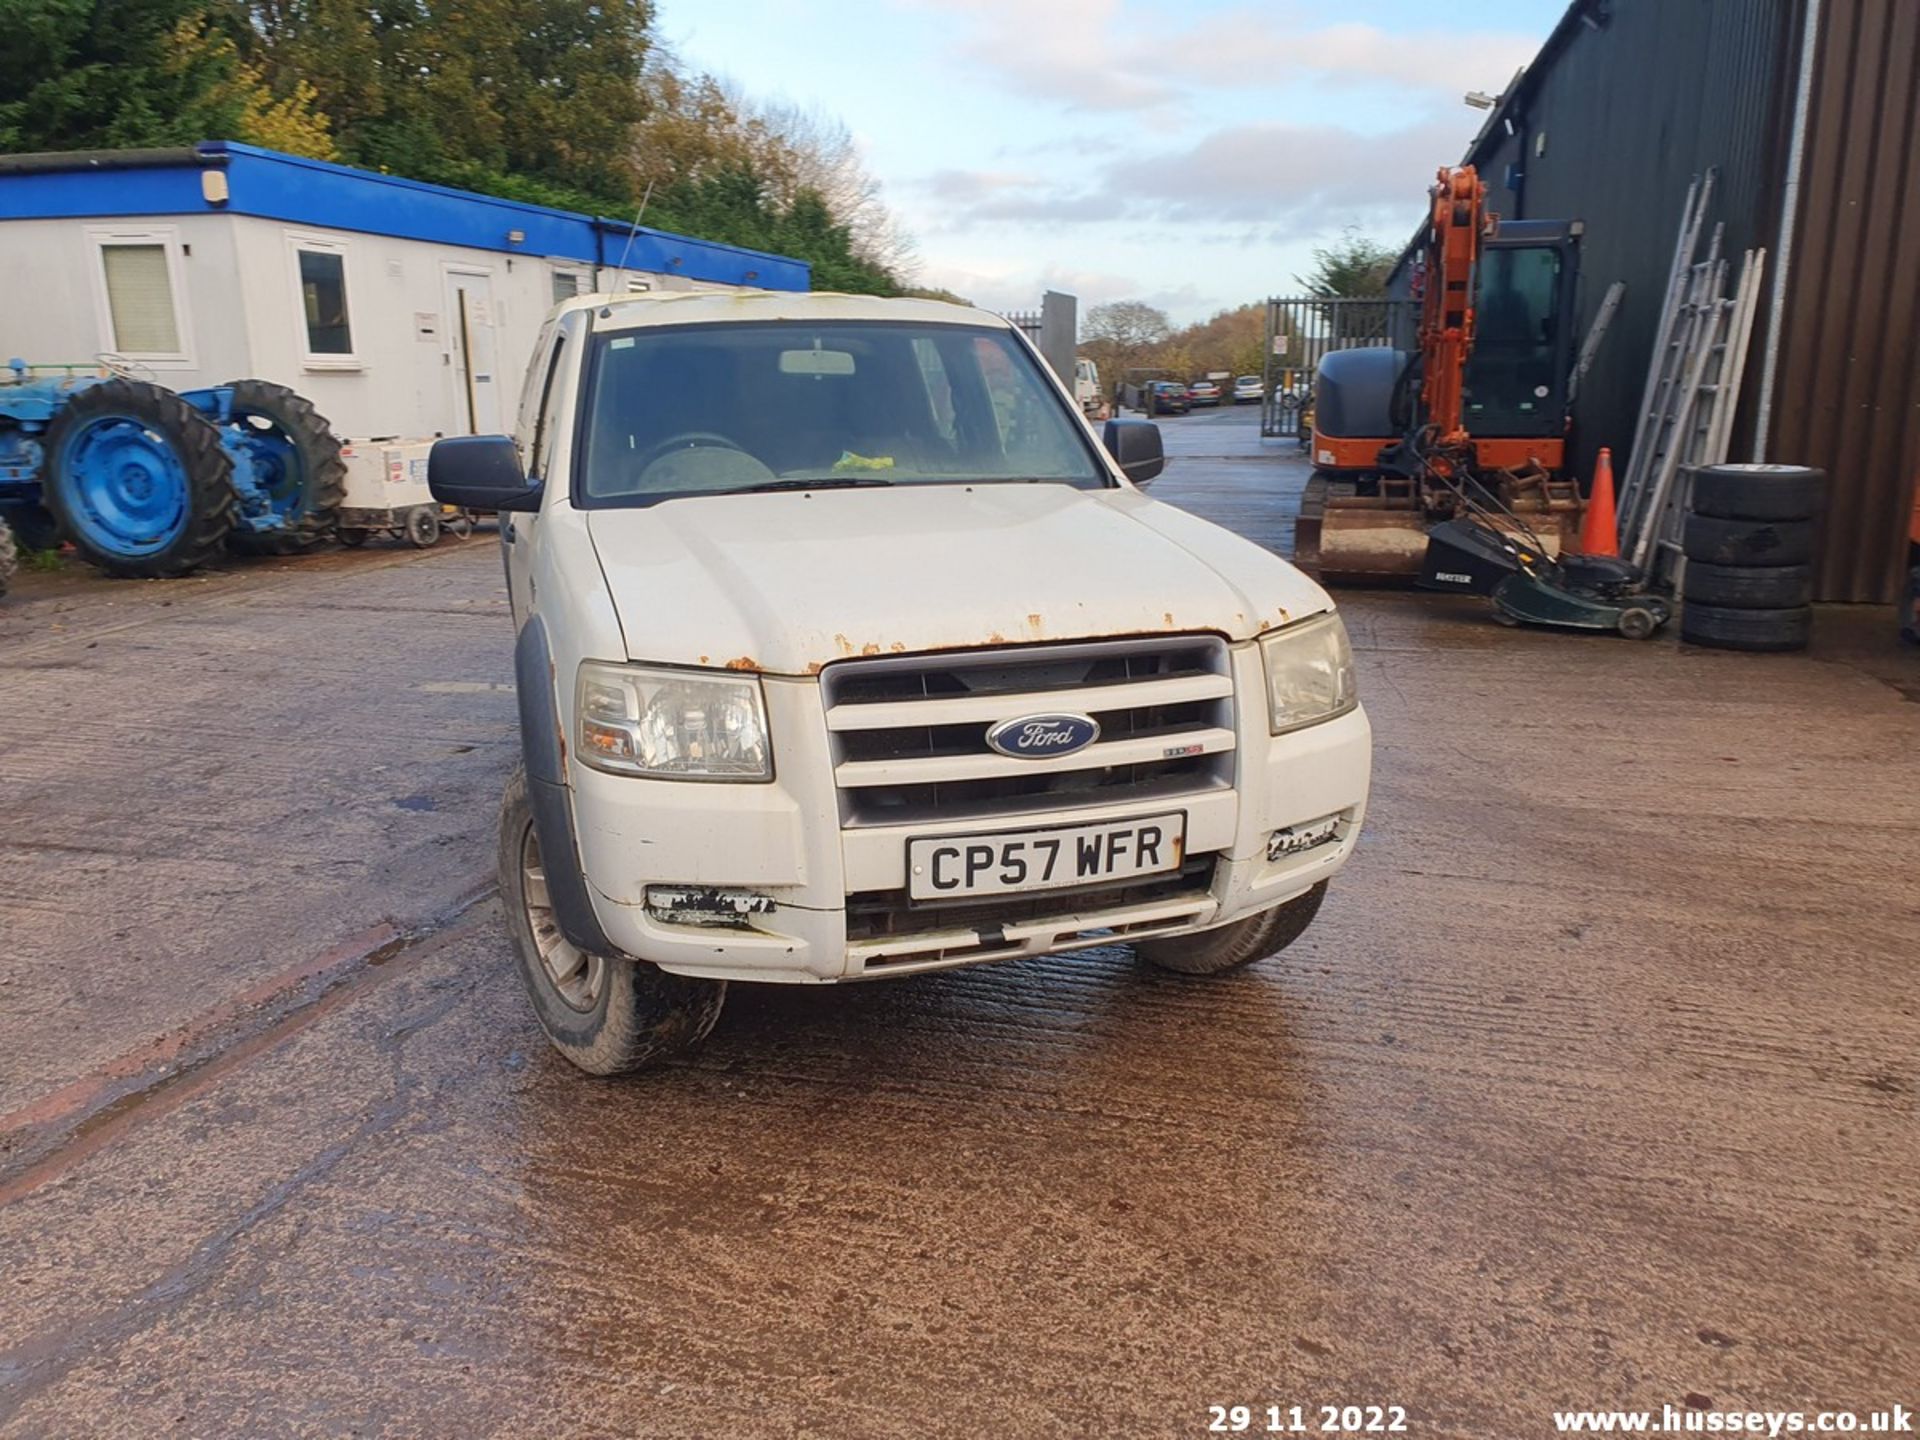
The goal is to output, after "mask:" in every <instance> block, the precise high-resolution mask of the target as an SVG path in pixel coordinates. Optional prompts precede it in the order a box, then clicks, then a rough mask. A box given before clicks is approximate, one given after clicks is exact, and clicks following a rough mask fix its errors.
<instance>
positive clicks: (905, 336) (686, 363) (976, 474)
mask: <svg viewBox="0 0 1920 1440" xmlns="http://www.w3.org/2000/svg"><path fill="white" fill-rule="evenodd" d="M583 438H584V440H585V444H586V451H585V456H584V460H583V463H582V465H581V466H580V467H579V469H578V470H577V472H576V473H578V474H579V475H581V476H582V477H583V481H582V483H580V484H577V485H576V486H575V487H574V495H575V498H576V501H577V503H580V504H582V505H587V506H596V505H599V506H618V505H649V504H653V503H655V502H657V501H660V500H667V499H673V498H675V497H678V496H686V495H714V494H729V493H745V492H751V491H756V490H768V489H799V488H804V487H805V485H806V484H807V482H819V483H820V484H821V485H823V486H825V485H829V484H831V485H853V484H865V485H921V484H957V483H991V482H1021V481H1026V482H1031V481H1051V482H1055V483H1059V484H1067V485H1074V486H1078V487H1081V488H1086V489H1095V488H1101V487H1104V486H1107V485H1109V484H1111V483H1112V482H1111V481H1110V480H1109V478H1108V476H1107V474H1106V472H1105V470H1104V469H1103V467H1102V466H1101V465H1100V464H1099V462H1098V459H1097V457H1096V455H1095V453H1094V450H1093V447H1092V445H1091V444H1090V443H1089V441H1088V439H1087V436H1086V433H1085V431H1084V428H1083V427H1082V426H1080V425H1079V423H1078V422H1077V421H1076V420H1075V419H1074V418H1073V417H1072V416H1071V414H1070V413H1069V411H1068V410H1067V407H1066V406H1065V404H1064V403H1063V402H1062V401H1061V400H1060V397H1059V396H1058V394H1057V393H1055V391H1054V389H1053V388H1052V386H1050V385H1049V384H1048V383H1047V381H1046V379H1045V377H1044V376H1042V375H1041V373H1040V372H1039V369H1038V367H1037V366H1036V364H1035V362H1034V360H1033V358H1032V356H1031V355H1030V354H1029V352H1028V351H1027V350H1026V349H1024V348H1023V347H1022V346H1021V345H1020V344H1019V343H1018V342H1017V341H1015V340H1014V339H1013V337H1012V336H1011V335H1010V334H1009V333H1007V332H1006V331H1003V330H995V329H989V328H985V327H974V326H961V325H937V324H935V325H914V324H894V323H891V322H871V321H867V322H860V321H841V322H826V323H811V322H803V321H780V322H766V323H740V324H707V325H686V326H661V327H658V328H647V329H639V330H634V331H630V332H628V333H625V334H609V335H602V336H600V337H598V338H597V339H596V341H595V351H594V355H593V360H592V368H591V371H590V373H589V377H588V381H587V391H586V407H585V425H584V427H583Z"/></svg>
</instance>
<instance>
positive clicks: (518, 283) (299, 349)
mask: <svg viewBox="0 0 1920 1440" xmlns="http://www.w3.org/2000/svg"><path fill="white" fill-rule="evenodd" d="M808 285H809V271H808V266H807V264H806V262H804V261H800V260H793V259H789V258H787V257H785V256H780V255H767V254H762V253H761V252H759V251H754V250H744V249H740V248H738V247H736V246H732V245H722V244H717V243H714V242H712V241H705V240H694V239H689V238H688V237H686V236H683V235H672V234H667V233H665V232H662V231H658V230H649V229H644V228H635V227H634V226H633V225H632V223H631V222H630V221H627V220H614V219H608V218H605V217H601V216H592V215H581V214H575V213H573V212H571V211H565V210H554V209H549V208H547V207H544V206H539V205H526V204H521V203H519V202H517V201H512V200H501V199H496V198H494V197H492V196H487V195H476V194H472V193H469V192H467V191H461V190H450V189H447V188H445V187H443V186H438V185H426V184H422V183H420V182H418V181H413V180H402V179H398V178H396V177H394V176H391V175H381V174H377V173H375V172H372V171H368V170H355V169H351V168H349V167H346V166H343V165H332V164H327V163H324V162H321V161H317V160H307V159H303V158H301V157H298V156H294V155H283V154H280V153H278V152H275V151H271V150H260V149H256V148H255V147H253V146H250V145H241V144H236V143H233V142H226V141H207V142H203V143H202V144H199V145H196V146H193V147H191V148H183V149H170V150H123V151H93V152H72V153H66V154H50V155H8V156H0V361H4V360H5V359H7V358H9V357H15V356H17V357H19V358H22V359H24V360H26V361H27V362H28V363H30V364H89V363H92V362H93V361H94V360H95V359H96V358H97V357H99V356H101V355H109V354H110V355H112V356H115V357H117V358H118V359H120V360H122V361H125V362H127V363H128V364H130V365H131V366H133V367H134V368H135V369H136V370H137V371H141V372H145V373H148V374H150V375H151V378H152V379H154V380H155V381H157V382H158V383H160V384H162V385H166V386H169V387H172V388H175V389H191V388H195V387H199V386H208V385H218V384H223V383H225V382H226V381H229V380H234V379H238V378H241V377H247V376H254V377H259V378H261V379H265V380H272V381H277V382H278V383H280V384H282V385H286V386H289V387H290V388H292V389H294V390H296V391H298V392H299V393H300V394H302V395H305V396H306V397H307V398H308V399H310V400H312V401H313V403H314V404H315V405H316V406H317V407H318V408H319V410H320V413H321V414H323V415H325V416H327V417H328V418H329V419H330V420H331V421H332V423H333V428H334V430H335V432H336V433H337V434H339V435H340V436H342V437H343V438H347V439H359V440H366V439H373V438H378V437H390V436H408V437H425V436H432V435H440V434H465V433H488V432H493V431H498V430H501V429H504V428H507V427H509V426H511V424H512V417H513V409H514V405H515V403H516V401H517V398H518V390H519V384H520V378H521V374H522V372H523V370H524V368H525V366H526V363H527V359H528V357H529V356H530V355H531V354H532V351H533V345H534V338H535V336H536V334H537V333H538V331H539V328H540V322H541V321H542V319H543V318H544V317H545V315H546V312H547V309H548V308H549V307H550V306H551V305H552V304H553V302H554V301H555V300H556V299H562V298H566V297H570V296H573V295H578V294H594V293H602V292H616V293H618V292H628V291H639V290H657V289H670V290H697V289H720V288H728V287H739V288H750V289H760V290H805V289H807V288H808Z"/></svg>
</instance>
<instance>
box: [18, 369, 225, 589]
mask: <svg viewBox="0 0 1920 1440" xmlns="http://www.w3.org/2000/svg"><path fill="white" fill-rule="evenodd" d="M40 490H41V494H42V495H43V496H44V498H45V502H46V506H47V508H48V509H49V510H51V511H52V512H53V515H54V518H55V519H56V520H57V521H58V522H59V524H60V530H61V533H63V534H64V535H66V537H67V538H68V539H70V540H72V541H73V544H74V548H76V549H77V550H79V552H80V554H81V557H82V558H83V559H85V560H86V561H87V562H88V563H89V564H91V565H95V566H98V567H99V568H100V569H101V570H104V571H105V572H106V573H107V574H109V575H118V576H124V577H129V578H134V579H155V578H163V577H168V576H174V575H184V574H186V573H187V572H188V571H190V570H195V569H198V568H199V567H200V566H202V565H204V564H206V563H207V561H209V560H211V559H212V558H213V557H214V556H215V555H217V554H219V553H220V545H221V542H222V541H223V540H225V539H226V537H227V532H228V531H229V530H230V529H232V528H233V523H234V509H235V504H236V502H235V498H234V493H233V461H232V459H231V458H230V457H229V456H228V455H227V452H226V451H225V450H224V449H222V448H221V445H220V432H219V430H217V429H216V428H215V427H214V426H213V425H212V424H211V423H209V422H208V420H207V418H206V417H205V416H204V415H202V414H201V413H200V412H199V411H198V410H195V409H194V408H193V407H192V406H191V405H189V404H188V403H187V402H186V401H185V400H182V399H181V398H180V397H179V396H178V395H176V394H174V393H173V392H172V391H171V390H164V389H162V388H161V387H160V386H158V385H150V384H148V383H147V382H146V381H144V380H128V379H125V378H116V379H112V380H104V381H102V382H101V383H100V384H98V385H89V386H87V388H86V389H84V390H79V391H76V392H74V394H73V396H72V398H71V399H69V400H68V401H67V403H66V405H65V406H63V407H62V408H61V410H60V413H59V414H58V415H55V416H54V417H53V423H52V424H50V425H48V426H47V438H46V459H45V462H44V469H43V471H42V476H41V485H40Z"/></svg>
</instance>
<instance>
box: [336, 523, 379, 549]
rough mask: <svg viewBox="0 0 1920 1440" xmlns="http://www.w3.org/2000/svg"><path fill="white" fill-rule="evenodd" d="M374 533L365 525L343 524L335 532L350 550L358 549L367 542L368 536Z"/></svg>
mask: <svg viewBox="0 0 1920 1440" xmlns="http://www.w3.org/2000/svg"><path fill="white" fill-rule="evenodd" d="M372 533H373V532H372V531H371V530H369V529H367V528H366V527H365V526H364V525H342V526H341V527H340V528H339V529H338V530H336V531H335V532H334V534H335V536H336V537H337V538H338V539H339V541H340V543H341V544H342V545H344V546H346V547H347V549H349V550H358V549H359V548H360V547H361V546H362V545H364V544H366V543H367V537H368V536H369V535H371V534H372Z"/></svg>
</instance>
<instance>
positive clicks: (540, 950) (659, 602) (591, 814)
mask: <svg viewBox="0 0 1920 1440" xmlns="http://www.w3.org/2000/svg"><path fill="white" fill-rule="evenodd" d="M1163 464H1164V457H1163V451H1162V447H1161V441H1160V434H1159V431H1158V429H1157V428H1156V427H1154V426H1153V425H1151V424H1149V423H1147V422H1145V421H1139V420H1121V421H1110V422H1108V423H1107V425H1106V427H1105V430H1104V433H1103V435H1101V436H1096V435H1095V433H1094V431H1093V430H1092V429H1091V428H1090V426H1089V425H1088V423H1087V422H1086V420H1085V419H1084V418H1083V417H1082V416H1081V415H1080V413H1079V411H1078V409H1077V407H1076V406H1075V404H1074V398H1073V396H1072V394H1071V393H1069V392H1068V391H1067V390H1066V389H1065V387H1064V386H1062V385H1061V384H1060V382H1059V381H1057V380H1056V379H1055V378H1054V377H1053V375H1052V373H1051V372H1050V371H1049V370H1048V368H1047V367H1046V365H1045V364H1044V363H1043V362H1042V361H1041V359H1040V358H1039V356H1038V354H1037V352H1036V351H1035V350H1034V349H1033V347H1032V346H1031V345H1030V344H1029V343H1028V342H1027V340H1026V339H1025V338H1024V337H1023V336H1022V335H1021V334H1020V332H1019V331H1018V330H1017V329H1015V328H1014V327H1013V326H1012V325H1011V324H1009V323H1008V322H1007V321H1005V320H1003V319H1001V318H999V317H998V316H994V315H990V314H987V313H984V312H982V311H978V310H972V309H967V308H964V307H960V306H954V305H945V304H937V303H933V302H927V301H916V300H880V299H870V298H864V297H856V296H845V295H823V294H766V293H756V292H735V293H724V294H723V293H706V294H699V293H687V292H681V293H666V294H659V295H642V296H621V297H617V298H613V297H582V298H579V299H575V300H570V301H568V302H566V303H564V304H562V305H560V306H559V307H557V308H556V309H555V311H554V312H553V314H552V315H551V316H550V317H549V319H548V321H547V323H546V326H545V328H544V329H543V331H542V334H541V338H540V340H539V343H538V346H537V348H536V352H535V354H534V357H533V363H532V368H531V370H530V372H529V375H528V377H527V381H526V386H525V392H524V398H523V400H522V402H521V406H520V413H519V418H518V427H517V432H516V434H515V435H514V436H512V437H507V436H466V437H460V438H457V439H447V440H442V441H440V442H439V443H438V444H436V445H435V447H434V449H433V452H432V456H431V459H430V484H431V487H432V489H433V492H434V494H435V496H436V497H437V498H438V499H439V500H440V501H442V502H443V503H446V504H452V505H460V506H465V507H468V508H471V509H477V510H492V511H497V512H499V514H500V521H501V535H500V538H501V542H502V551H503V555H504V560H505V568H506V576H507V589H508V596H509V601H510V604H511V607H512V612H513V622H514V627H515V635H516V638H515V643H514V672H515V681H516V689H517V692H518V704H519V712H520V729H521V740H522V752H523V760H524V764H523V766H522V767H521V768H520V769H519V770H517V771H516V773H515V774H514V775H513V777H512V779H511V780H510V781H509V782H508V785H507V790H506V796H505V801H504V804H503V806H502V812H501V827H500V850H499V866H500V892H501V896H502V899H503V902H504V906H505V910H506V917H507V924H508V926H509V928H510V930H511V933H512V940H513V944H514V948H515V951H516V953H517V957H518V962H519V966H520V969H521V972H522V976H523V979H524V980H525V982H526V986H527V989H528V992H529V994H530V995H531V997H532V1001H533V1006H534V1009H535V1011H536V1013H537V1015H538V1017H539V1020H540V1023H541V1025H542V1026H543V1028H544V1029H545V1031H546V1033H547V1035H548V1036H549V1037H550V1038H551V1040H552V1042H553V1044H554V1045H555V1046H556V1048H558V1049H559V1050H560V1051H561V1052H562V1053H563V1054H564V1055H566V1056H567V1057H568V1058H569V1059H571V1060H572V1061H573V1062H574V1063H575V1064H577V1065H579V1066H580V1067H582V1068H583V1069H586V1070H589V1071H592V1072H596V1073H603V1074H604V1073H613V1072H618V1071H624V1070H630V1069H633V1068H635V1067H637V1066H639V1065H642V1064H645V1063H647V1062H649V1061H652V1060H656V1059H659V1058H661V1057H663V1056H666V1055H669V1054H672V1053H674V1052H675V1051H677V1050H680V1049H682V1048H684V1047H686V1046H688V1045H691V1044H693V1043H695V1042H697V1041H698V1040H699V1039H700V1038H701V1037H702V1036H704V1035H705V1034H706V1033H707V1031H708V1030H709V1029H710V1028H711V1026H712V1025H713V1023H714V1020H715V1018H716V1016H717V1015H718V1014H719V1010H720V1004H721V1000H722V997H723V996H724V994H725V991H726V987H727V985H728V984H729V983H732V982H736V981H753V982H789V983H796V982H797V983H811V984H820V983H841V982H846V981H854V980H874V979H882V978H888V977H898V976H906V975H915V974H920V973H923V972H926V971H930V970H939V969H943V968H947V967H950V966H958V965H973V964H980V963H983V962H987V961H997V960H1010V959H1015V958H1018V957H1021V956H1031V955H1042V954H1050V953H1056V952H1061V951H1073V950H1081V949H1087V948H1089V947H1093V946H1101V945H1115V944H1125V945H1130V946H1132V947H1133V949H1134V950H1135V951H1136V952H1137V953H1138V954H1139V955H1140V956H1141V957H1143V958H1144V959H1145V960H1147V961H1148V962H1151V963H1153V964H1156V965H1159V966H1162V967H1164V968H1167V969H1170V970H1175V971H1180V972H1184V973H1188V974H1214V973H1218V972H1221V971H1225V970H1229V969H1232V968H1234V967H1236V966H1240V965H1245V964H1247V963H1248V962H1250V961H1253V960H1257V959H1259V958H1261V957H1262V956H1266V955H1270V954H1272V953H1274V952H1275V951H1277V950H1278V949H1280V948H1281V947H1282V946H1284V945H1286V944H1288V943H1290V942H1291V941H1292V940H1294V939H1295V938H1297V937H1298V936H1299V935H1300V934H1301V932H1302V931H1304V930H1305V929H1306V927H1307V925H1308V924H1309V923H1310V922H1311V920H1312V919H1313V917H1314V915H1315V913H1316V912H1317V911H1318V909H1319V907H1320V904H1321V900H1322V897H1323V896H1324V894H1325V892H1326V888H1327V882H1328V880H1329V879H1330V878H1331V877H1332V876H1333V875H1334V873H1335V872H1336V871H1338V870H1339V869H1340V867H1341V865H1342V864H1343V863H1344V862H1345V861H1346V859H1347V856H1348V854H1349V853H1350V852H1351V850H1352V848H1353V844H1354V840H1355V837H1356V835H1357V833H1358V831H1359V828H1360V824H1361V820H1362V817H1363V814H1364V811H1365V808H1366V802H1367V788H1368V780H1369V765H1370V754H1371V739H1370V733H1369V729H1368V724H1367V719H1366V715H1365V713H1364V711H1362V709H1361V708H1360V705H1359V702H1358V699H1357V697H1356V695H1355V691H1354V674H1353V661H1352V655H1351V653H1350V650H1349V648H1348V643H1347V635H1346V631H1345V628H1344V627H1343V626H1342V624H1341V621H1340V618H1339V617H1338V616H1337V615H1336V614H1335V613H1334V609H1333V603H1332V601H1330V600H1329V599H1328V597H1327V595H1326V592H1325V591H1323V590H1322V589H1321V588H1320V587H1319V586H1318V585H1316V584H1314V583H1313V582H1312V581H1310V580H1308V579H1307V578H1306V577H1305V576H1303V575H1302V574H1301V573H1300V572H1299V571H1297V570H1295V569H1294V568H1293V567H1292V566H1291V565H1289V564H1287V563H1286V562H1285V561H1283V560H1281V559H1279V558H1278V557H1277V556H1275V555H1273V554H1271V553H1270V552H1268V551H1266V550H1264V549H1262V548H1261V547H1259V546H1257V545H1255V544H1252V543H1250V542H1249V541H1247V540H1244V539H1241V538H1239V537H1237V536H1235V535H1233V534H1231V533H1229V532H1228V531H1225V530H1222V529H1220V528H1218V527H1216V526H1214V525H1211V524H1209V523H1207V522H1205V521H1203V520H1200V519H1198V518H1197V517H1195V516H1193V515H1191V514H1188V513H1186V512H1185V511H1183V510H1180V509H1177V508H1175V507H1174V506H1171V505H1166V504H1162V503H1159V502H1158V501H1155V500H1153V499H1151V498H1149V497H1148V496H1147V495H1146V494H1145V493H1143V491H1142V489H1141V487H1142V485H1144V484H1145V483H1146V482H1147V481H1149V480H1151V479H1152V478H1154V476H1155V475H1157V474H1158V473H1159V472H1160V470H1161V468H1162V466H1163Z"/></svg>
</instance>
